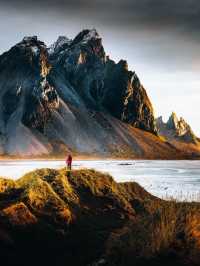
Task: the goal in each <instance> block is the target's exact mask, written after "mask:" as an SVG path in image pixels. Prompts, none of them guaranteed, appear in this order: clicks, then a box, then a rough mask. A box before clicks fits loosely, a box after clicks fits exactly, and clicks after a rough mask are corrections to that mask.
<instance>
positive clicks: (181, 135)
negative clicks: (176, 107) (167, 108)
mask: <svg viewBox="0 0 200 266" xmlns="http://www.w3.org/2000/svg"><path fill="white" fill-rule="evenodd" d="M156 124H157V128H158V131H159V134H161V135H163V136H165V137H167V139H168V140H173V139H176V140H180V141H182V142H187V143H194V144H197V142H198V138H197V137H196V136H195V134H194V132H193V130H192V129H191V127H190V125H189V124H188V123H187V122H186V121H185V119H184V118H183V117H180V118H179V117H178V116H177V114H176V113H175V112H172V114H171V115H170V117H169V119H168V121H167V122H166V123H165V122H163V120H162V117H159V118H157V119H156Z"/></svg>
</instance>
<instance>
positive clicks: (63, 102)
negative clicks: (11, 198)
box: [0, 29, 182, 158]
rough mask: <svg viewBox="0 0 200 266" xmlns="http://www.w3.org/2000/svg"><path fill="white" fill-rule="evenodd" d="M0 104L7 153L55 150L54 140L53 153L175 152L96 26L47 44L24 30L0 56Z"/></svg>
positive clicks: (1, 146) (0, 138)
mask: <svg viewBox="0 0 200 266" xmlns="http://www.w3.org/2000/svg"><path fill="white" fill-rule="evenodd" d="M11 77H12V78H11ZM0 104H1V106H2V108H1V109H0V134H1V135H0V151H1V153H4V154H14V155H20V156H23V155H25V156H27V155H30V156H31V155H41V154H53V153H55V146H56V152H57V153H58V154H59V147H60V151H61V150H62V151H63V150H68V149H69V150H71V151H76V152H78V153H87V154H88V153H90V154H91V153H93V154H98V155H111V156H116V155H117V156H126V157H128V156H131V155H133V156H135V157H140V158H143V157H145V158H157V157H159V158H167V157H170V156H171V155H172V154H174V149H172V148H171V147H170V146H169V145H167V144H166V143H164V142H162V141H161V140H160V139H159V138H157V137H156V133H157V130H156V127H155V124H154V114H153V108H152V104H151V102H150V100H149V98H148V96H147V94H146V91H145V89H144V88H143V86H142V85H141V83H140V81H139V78H138V77H137V75H136V73H135V72H132V71H129V70H128V65H127V62H126V61H123V60H121V61H119V62H118V63H115V62H114V61H112V60H110V59H109V57H108V56H106V53H105V51H104V47H103V45H102V39H101V37H100V36H99V34H98V33H97V32H96V30H94V29H93V30H83V31H82V32H80V33H79V34H78V35H77V36H76V37H75V38H74V39H73V40H70V39H68V38H67V37H64V36H60V37H59V38H58V40H57V41H56V42H55V43H54V44H53V45H51V46H50V47H49V48H48V47H46V45H45V44H44V43H43V42H41V41H39V40H38V39H37V37H35V36H33V37H25V38H24V39H23V40H22V42H20V43H18V44H17V45H16V46H14V47H13V48H11V49H10V51H8V52H6V53H4V54H3V55H1V56H0ZM136 128H138V129H142V130H143V131H139V130H137V129H136ZM145 131H148V132H149V133H153V134H147V133H146V132H145ZM55 143H56V144H55ZM163 147H164V149H163ZM161 150H164V151H163V152H161ZM177 156H179V155H177ZM180 156H182V154H181V155H180Z"/></svg>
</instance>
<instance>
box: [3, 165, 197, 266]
mask: <svg viewBox="0 0 200 266" xmlns="http://www.w3.org/2000/svg"><path fill="white" fill-rule="evenodd" d="M199 208H200V206H199V204H198V203H196V204H195V203H191V204H190V203H175V202H174V201H173V202H168V201H162V200H159V199H157V198H155V197H154V196H152V195H150V194H149V193H148V192H146V191H145V190H144V189H143V188H142V187H140V186H139V185H138V184H136V183H134V182H131V183H130V182H129V183H121V184H120V183H116V182H115V181H114V180H113V178H112V177H111V176H109V175H105V174H102V173H99V172H96V171H94V170H79V171H72V173H71V175H69V174H68V173H67V172H66V170H65V169H61V170H53V169H41V170H37V171H35V172H32V173H28V174H26V175H25V176H24V177H22V178H21V179H19V180H17V181H13V180H8V179H7V180H6V179H2V178H0V250H1V252H0V261H1V262H3V265H4V266H7V265H9V266H10V265H12V266H18V265H21V266H24V265H30V266H35V265H49V266H55V265H59V266H64V265H66V264H67V265H74V266H100V265H105V266H113V265H115V266H132V265H136V266H142V265H152V266H156V265H165V266H169V265H179V266H191V265H192V266H198V265H199V259H200V255H199V254H200V253H199V251H200V245H199V244H200V243H199V234H200V229H199V224H200V216H199Z"/></svg>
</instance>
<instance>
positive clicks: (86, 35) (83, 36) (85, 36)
mask: <svg viewBox="0 0 200 266" xmlns="http://www.w3.org/2000/svg"><path fill="white" fill-rule="evenodd" d="M91 40H93V41H94V40H101V37H100V35H99V34H98V32H97V30H96V29H84V30H82V31H81V32H80V33H78V35H77V36H76V37H75V38H74V39H73V41H72V45H74V44H77V43H81V42H82V43H87V42H89V41H91Z"/></svg>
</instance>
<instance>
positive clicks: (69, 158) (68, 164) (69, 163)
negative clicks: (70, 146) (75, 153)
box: [66, 154, 72, 171]
mask: <svg viewBox="0 0 200 266" xmlns="http://www.w3.org/2000/svg"><path fill="white" fill-rule="evenodd" d="M66 164H67V169H68V170H70V171H71V170H72V156H71V154H69V155H68V157H67V159H66Z"/></svg>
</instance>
